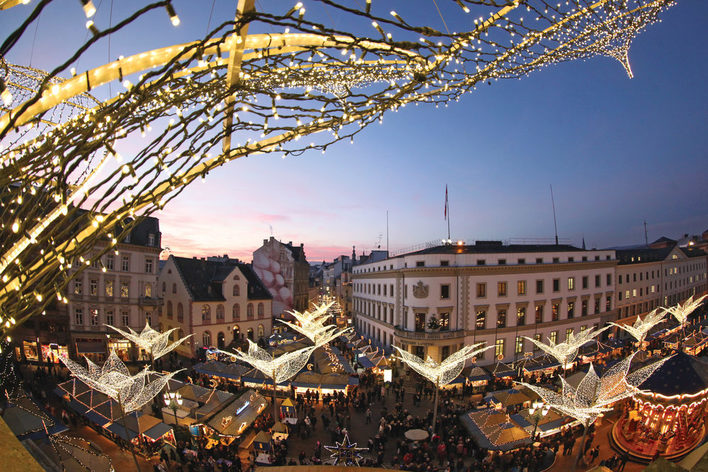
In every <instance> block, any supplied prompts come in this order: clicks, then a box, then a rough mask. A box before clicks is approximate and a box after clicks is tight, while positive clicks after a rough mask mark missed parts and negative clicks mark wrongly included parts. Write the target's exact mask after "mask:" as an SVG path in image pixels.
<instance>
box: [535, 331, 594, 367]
mask: <svg viewBox="0 0 708 472" xmlns="http://www.w3.org/2000/svg"><path fill="white" fill-rule="evenodd" d="M606 329H607V327H605V328H602V329H600V330H598V331H595V328H590V329H586V330H585V331H581V332H580V333H579V334H577V335H576V334H575V333H570V334H569V335H568V339H566V340H565V342H562V343H558V344H556V343H555V342H553V340H551V339H549V340H548V343H547V344H546V343H543V342H541V341H538V340H536V339H533V338H529V337H526V336H524V338H526V339H528V340H529V341H531V342H532V343H534V344H535V345H536V346H538V347H539V349H541V350H542V351H544V352H546V353H548V354H550V355H551V356H553V357H554V358H555V359H556V360H557V361H558V362H559V363H560V365H561V366H562V367H563V372H564V374H565V371H566V370H567V369H568V367H569V366H570V364H571V363H572V362H573V361H574V360H575V358H576V357H577V356H578V351H579V350H580V348H581V347H583V346H584V345H585V344H587V343H589V342H590V341H592V340H593V338H595V337H596V336H598V335H599V334H600V333H602V332H603V331H604V330H606Z"/></svg>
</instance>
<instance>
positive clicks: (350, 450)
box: [324, 432, 368, 466]
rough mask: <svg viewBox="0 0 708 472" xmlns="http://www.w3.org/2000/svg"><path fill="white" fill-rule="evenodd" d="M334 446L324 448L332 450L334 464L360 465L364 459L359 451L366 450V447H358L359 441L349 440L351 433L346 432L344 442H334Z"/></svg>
mask: <svg viewBox="0 0 708 472" xmlns="http://www.w3.org/2000/svg"><path fill="white" fill-rule="evenodd" d="M334 444H335V445H334V446H325V447H324V448H325V449H327V450H328V451H330V452H331V453H332V454H331V455H330V457H331V458H332V465H337V464H342V465H345V466H347V465H356V466H359V461H360V460H361V459H362V457H361V454H360V453H359V451H366V450H368V448H366V447H356V445H357V443H352V442H351V441H350V440H349V433H348V432H347V433H344V439H342V442H336V441H335V443H334Z"/></svg>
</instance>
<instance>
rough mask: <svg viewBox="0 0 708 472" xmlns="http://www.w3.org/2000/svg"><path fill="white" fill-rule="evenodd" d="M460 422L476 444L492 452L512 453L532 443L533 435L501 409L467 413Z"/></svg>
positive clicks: (461, 417)
mask: <svg viewBox="0 0 708 472" xmlns="http://www.w3.org/2000/svg"><path fill="white" fill-rule="evenodd" d="M460 420H461V421H462V424H464V426H465V428H467V431H469V433H470V436H472V439H474V441H475V443H477V445H478V446H479V447H483V448H485V449H489V450H490V451H510V450H512V449H516V448H519V447H522V446H525V445H527V444H530V443H531V434H530V433H529V432H528V431H526V430H525V429H524V428H522V427H521V426H519V425H518V424H516V423H515V422H514V420H513V419H512V418H511V417H510V416H509V415H508V414H507V413H506V411H504V410H501V409H496V408H487V409H484V410H478V411H471V412H467V413H465V414H463V415H462V416H460Z"/></svg>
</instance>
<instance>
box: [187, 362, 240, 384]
mask: <svg viewBox="0 0 708 472" xmlns="http://www.w3.org/2000/svg"><path fill="white" fill-rule="evenodd" d="M194 370H196V371H197V372H199V373H200V374H204V375H208V376H212V377H223V378H225V379H231V380H235V381H240V380H241V376H242V375H243V374H245V373H246V372H248V371H249V370H251V368H250V367H247V366H245V365H242V364H236V363H226V362H220V361H207V362H201V363H199V364H196V365H195V366H194Z"/></svg>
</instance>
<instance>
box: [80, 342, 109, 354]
mask: <svg viewBox="0 0 708 472" xmlns="http://www.w3.org/2000/svg"><path fill="white" fill-rule="evenodd" d="M76 351H77V352H78V353H79V354H105V353H106V345H105V344H103V343H102V342H78V343H76Z"/></svg>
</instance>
